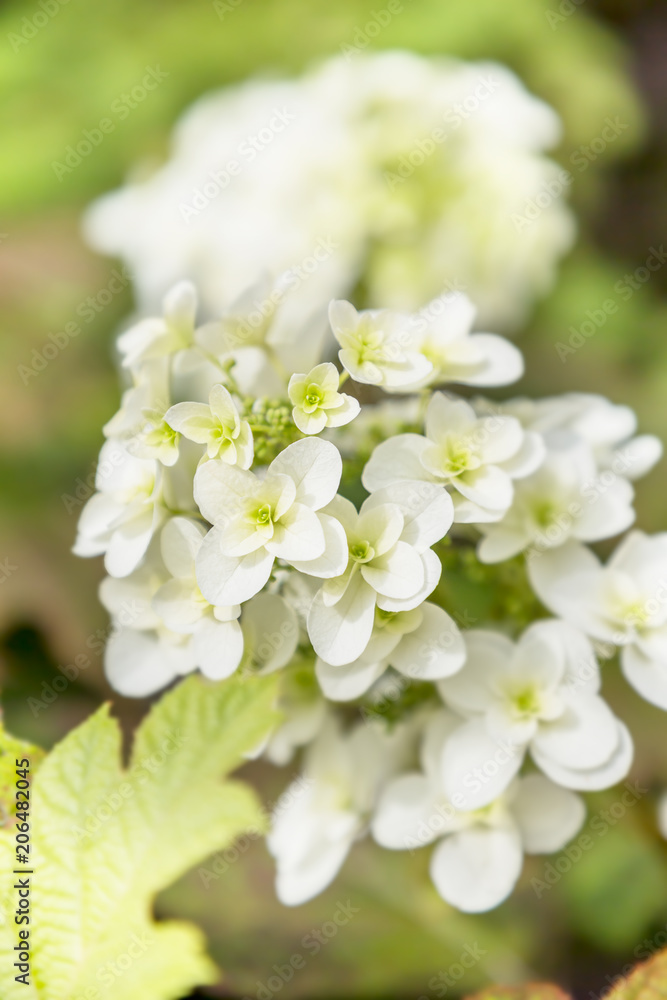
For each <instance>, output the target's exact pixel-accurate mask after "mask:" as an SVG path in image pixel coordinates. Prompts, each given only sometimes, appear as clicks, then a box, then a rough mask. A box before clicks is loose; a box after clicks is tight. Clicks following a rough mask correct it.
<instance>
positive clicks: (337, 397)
mask: <svg viewBox="0 0 667 1000" xmlns="http://www.w3.org/2000/svg"><path fill="white" fill-rule="evenodd" d="M339 382H340V376H339V374H338V370H337V368H336V366H335V365H332V364H331V362H330V361H325V362H323V364H321V365H316V366H315V368H311V370H310V371H309V372H308V373H306V374H294V375H292V377H291V378H290V380H289V385H288V387H287V392H288V395H289V398H290V402H291V403H293V404H294V408H293V410H292V417H293V419H294V423H295V424H296V426H297V427H298V428H299V430H300V431H301V432H302V434H319V433H320V431H323V430H324V428H325V427H341V426H342V425H343V424H349V422H350V421H351V420H354V418H355V417H356V416H357V414H358V413H359V410H360V409H361V407H360V406H359V401H358V400H357V399H355V398H354V396H348V395H347V394H346V393H344V392H339V391H338V386H339Z"/></svg>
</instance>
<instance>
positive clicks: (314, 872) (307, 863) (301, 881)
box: [276, 837, 352, 906]
mask: <svg viewBox="0 0 667 1000" xmlns="http://www.w3.org/2000/svg"><path fill="white" fill-rule="evenodd" d="M351 845H352V838H351V837H350V838H347V839H345V840H341V841H339V842H336V841H333V842H330V841H327V840H326V839H325V838H322V842H321V844H320V845H318V847H317V850H313V851H311V852H310V854H309V856H308V858H307V859H306V860H304V861H303V863H302V864H300V865H298V866H294V867H293V868H289V869H286V868H280V866H279V867H278V872H277V875H276V895H277V896H278V899H279V900H280V902H281V903H282V904H283V906H299V905H300V904H301V903H305V902H307V901H308V900H309V899H312V898H313V896H317V895H318V894H319V893H320V892H322V891H323V890H324V889H326V887H327V886H328V885H330V883H331V882H333V880H334V879H335V877H336V875H337V874H338V872H339V871H340V869H341V867H342V865H343V862H344V861H345V858H346V857H347V855H348V853H349V850H350V847H351Z"/></svg>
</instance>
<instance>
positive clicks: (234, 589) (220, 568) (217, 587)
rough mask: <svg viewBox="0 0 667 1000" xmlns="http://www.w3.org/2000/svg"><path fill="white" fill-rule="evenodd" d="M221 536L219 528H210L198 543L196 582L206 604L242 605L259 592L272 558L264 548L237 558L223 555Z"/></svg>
mask: <svg viewBox="0 0 667 1000" xmlns="http://www.w3.org/2000/svg"><path fill="white" fill-rule="evenodd" d="M221 535H222V531H221V529H220V528H212V529H211V530H210V531H209V533H208V535H207V536H206V538H205V539H204V541H203V542H202V546H201V548H200V550H199V553H198V555H197V561H196V573H197V583H198V584H199V589H200V590H201V592H202V594H203V595H204V597H205V598H206V600H207V601H208V602H209V604H215V605H230V604H242V603H243V602H244V601H247V600H249V599H250V598H251V597H254V596H255V594H257V593H259V591H260V590H261V589H262V587H263V586H264V584H265V583H266V581H267V580H268V579H269V576H270V575H271V568H272V567H273V561H274V560H273V556H272V555H271V553H270V552H267V551H266V550H265V549H258V550H257V551H256V552H251V553H250V554H249V555H247V556H243V557H242V558H240V559H234V558H230V557H229V556H225V555H223V553H222V550H221V548H220V544H221Z"/></svg>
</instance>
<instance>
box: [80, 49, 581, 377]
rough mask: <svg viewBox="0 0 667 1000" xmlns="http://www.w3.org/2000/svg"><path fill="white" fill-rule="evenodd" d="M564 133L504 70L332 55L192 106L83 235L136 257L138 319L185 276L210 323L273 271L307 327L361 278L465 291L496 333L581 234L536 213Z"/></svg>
mask: <svg viewBox="0 0 667 1000" xmlns="http://www.w3.org/2000/svg"><path fill="white" fill-rule="evenodd" d="M461 106H464V107H466V108H468V107H471V106H472V107H473V113H470V114H467V113H466V114H461V113H460V110H461ZM457 108H458V110H457ZM260 132H261V133H262V134H263V135H267V134H270V135H271V141H269V142H267V143H266V144H264V145H263V146H262V147H261V149H257V148H256V147H255V148H254V147H253V146H252V145H251V144H250V142H249V137H251V136H256V135H258V134H259V133H260ZM434 136H436V137H437V138H434ZM559 138H560V126H559V122H558V118H557V116H556V115H555V113H554V112H553V111H552V110H551V108H549V107H548V106H547V105H545V104H544V103H543V102H542V101H540V100H538V99H536V98H535V97H533V96H532V95H530V94H529V93H528V92H527V91H526V90H525V89H524V87H523V86H522V84H521V83H520V81H519V80H518V79H517V78H516V77H515V76H514V75H513V74H512V73H511V72H510V71H509V70H508V69H506V68H505V67H502V66H499V65H497V64H495V63H465V62H461V61H459V60H455V59H444V58H442V57H438V58H425V57H423V56H419V55H416V54H414V53H408V52H381V53H375V54H372V55H371V54H367V55H358V54H357V55H355V58H354V59H352V60H349V59H346V58H345V57H344V56H337V57H335V58H333V59H330V60H328V61H327V62H325V63H324V64H323V65H322V66H320V67H317V68H315V69H314V70H313V71H311V72H309V73H307V74H306V75H305V76H304V77H303V78H301V79H297V80H282V81H272V82H267V81H264V80H254V81H244V82H243V83H241V84H239V85H236V86H233V87H228V88H225V89H224V90H222V91H220V92H217V93H213V94H210V95H207V96H206V97H204V98H202V99H201V100H199V101H197V103H196V104H194V105H193V106H192V107H191V108H190V109H189V110H188V111H187V112H186V113H185V115H184V116H183V118H182V119H181V121H180V122H179V123H178V126H177V129H176V131H175V134H174V137H173V142H172V144H171V152H170V158H169V160H168V161H167V162H166V163H165V164H164V166H163V167H162V168H161V169H159V170H158V171H157V172H155V173H154V174H153V175H152V176H149V177H148V178H145V174H144V179H142V180H139V181H135V182H132V183H130V184H128V185H127V186H126V187H124V188H122V189H121V190H120V191H118V192H115V193H113V194H111V195H108V196H106V197H105V198H103V199H101V200H100V201H98V202H97V203H96V204H95V205H94V206H93V208H92V210H91V211H90V212H89V214H88V219H87V223H86V231H87V234H88V237H89V239H90V240H91V242H92V243H93V245H94V246H95V247H97V248H99V249H101V250H103V251H105V252H108V253H111V254H113V255H117V256H121V257H122V258H123V259H124V260H125V261H126V262H127V263H128V265H129V268H130V270H131V271H132V274H133V276H134V279H135V283H136V287H137V291H138V294H139V300H140V304H141V307H142V309H149V310H151V309H154V308H155V306H156V303H157V302H158V301H159V299H160V297H161V296H162V295H163V294H164V292H165V291H166V289H167V288H168V287H169V286H170V285H171V284H172V283H174V282H175V281H178V280H179V279H180V278H182V277H183V276H187V277H189V278H192V279H193V280H195V281H196V282H197V285H198V287H200V289H201V291H202V299H203V306H204V313H205V315H206V316H207V317H214V316H217V315H219V314H220V313H221V312H222V310H223V309H224V308H225V307H226V305H227V303H229V302H230V301H232V300H233V299H234V298H235V297H236V296H237V295H238V293H239V291H240V290H242V289H244V288H246V287H248V286H249V285H250V284H251V283H252V282H253V281H254V280H255V275H256V274H257V272H258V270H262V269H266V270H268V271H269V272H271V273H273V274H281V273H282V272H287V273H288V274H289V276H290V282H291V284H292V285H293V286H294V288H295V292H296V298H297V299H298V309H299V311H300V313H301V316H302V317H305V316H306V315H307V314H308V313H311V312H312V311H313V310H314V309H317V308H319V307H320V306H321V304H322V303H323V302H328V301H330V300H331V299H333V298H341V297H346V296H348V295H349V294H350V293H351V290H352V289H354V288H355V287H357V286H358V285H359V284H360V283H363V286H364V288H366V289H367V294H368V305H370V306H376V305H378V304H381V303H382V304H388V305H390V306H392V307H396V308H399V309H408V310H411V309H415V308H418V307H419V306H420V305H421V304H422V303H423V302H425V301H428V299H430V298H432V297H433V296H435V295H438V294H440V293H441V292H442V290H443V288H447V287H451V285H452V283H457V282H458V283H459V284H456V285H455V287H462V288H464V289H466V291H467V292H468V294H469V295H470V296H471V298H472V299H473V300H474V301H475V302H477V303H478V305H479V306H480V322H481V323H482V324H483V326H490V327H491V328H500V325H502V326H504V327H508V326H509V327H512V326H516V325H517V324H518V322H520V321H521V320H522V318H523V316H524V315H525V312H526V310H527V307H528V306H529V305H530V303H531V302H532V300H533V299H534V298H535V296H536V295H539V294H541V293H542V292H543V291H546V290H548V288H549V287H550V285H551V284H552V281H553V277H554V271H555V266H556V262H557V261H558V259H559V258H560V256H561V255H562V254H563V253H564V252H565V251H566V250H567V249H569V247H570V245H571V243H572V239H573V235H574V225H573V219H572V216H571V213H570V212H569V210H568V208H567V207H566V205H565V204H564V199H563V198H562V197H555V198H551V199H550V202H549V204H548V205H547V206H546V207H544V208H543V209H542V210H541V211H540V212H539V214H537V216H536V217H533V218H528V217H527V206H529V205H530V204H531V202H533V201H534V200H535V199H536V198H539V199H540V200H541V196H542V195H543V193H544V191H545V190H549V187H548V186H550V185H556V186H557V187H558V186H559V185H560V174H561V168H560V167H559V165H558V164H556V163H554V162H552V161H550V160H548V159H547V158H546V157H545V155H544V152H545V150H547V149H549V148H553V147H555V146H557V144H558V142H559ZM231 164H235V165H236V166H235V167H234V171H235V172H230V170H229V169H228V166H229V165H231ZM237 173H238V176H237ZM294 318H295V316H293V319H294ZM291 370H292V371H294V370H296V369H295V368H294V367H292V368H291Z"/></svg>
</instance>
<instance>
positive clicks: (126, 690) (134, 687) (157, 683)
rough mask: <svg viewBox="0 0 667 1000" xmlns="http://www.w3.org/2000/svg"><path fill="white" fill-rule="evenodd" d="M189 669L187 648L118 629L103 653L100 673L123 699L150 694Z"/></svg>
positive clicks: (191, 662)
mask: <svg viewBox="0 0 667 1000" xmlns="http://www.w3.org/2000/svg"><path fill="white" fill-rule="evenodd" d="M188 642H189V640H188ZM193 668H194V661H193V659H192V655H191V653H190V652H189V649H188V647H187V646H185V647H183V648H181V647H179V646H174V647H171V646H169V644H167V643H161V642H160V641H159V639H158V637H157V635H156V634H155V632H139V631H136V630H134V629H121V630H120V631H118V632H116V633H115V634H114V635H112V636H111V638H110V639H109V641H108V643H107V645H106V649H105V653H104V672H105V674H106V676H107V678H108V680H109V683H110V684H111V686H112V688H114V690H115V691H118V693H119V694H122V695H124V696H125V697H126V698H145V697H146V696H147V695H149V694H154V692H155V691H159V690H160V688H163V687H166V685H167V684H170V683H171V682H172V681H173V680H174V679H175V678H176V677H178V676H179V675H180V674H182V673H186V672H187V671H188V670H190V669H193Z"/></svg>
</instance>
